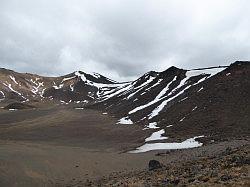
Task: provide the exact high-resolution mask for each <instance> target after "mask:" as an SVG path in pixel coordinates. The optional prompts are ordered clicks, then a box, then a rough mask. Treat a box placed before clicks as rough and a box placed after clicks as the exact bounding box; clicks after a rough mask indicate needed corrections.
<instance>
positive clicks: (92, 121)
mask: <svg viewBox="0 0 250 187" xmlns="http://www.w3.org/2000/svg"><path fill="white" fill-rule="evenodd" d="M116 122H117V119H115V118H114V117H112V116H109V115H106V114H102V113H101V112H98V111H94V110H85V109H84V110H76V109H75V108H72V107H70V106H68V107H64V106H57V107H54V106H52V107H47V108H46V109H45V108H41V109H35V110H23V111H21V110H20V111H4V110H1V111H0V186H1V187H2V186H3V187H6V186H8V187H12V186H16V187H29V186H30V187H33V186H36V187H40V186H49V187H50V186H58V187H59V186H166V185H177V184H178V185H183V184H185V185H196V186H200V185H205V186H207V185H208V186H209V185H210V186H214V185H231V184H232V186H247V185H249V169H250V168H249V161H250V158H249V156H250V155H249V139H247V138H244V139H243V138H241V139H234V140H233V139H232V140H228V141H220V142H213V143H210V144H207V145H205V146H202V147H199V148H194V149H186V150H175V151H174V150H173V151H151V152H146V153H139V154H131V153H127V151H128V150H131V149H133V148H135V147H138V146H139V145H141V144H142V143H143V142H144V139H145V137H148V136H149V135H150V132H148V131H142V130H141V127H138V126H131V125H129V126H128V125H115V123H116ZM152 159H154V160H158V161H160V162H161V163H162V164H163V165H164V166H163V168H160V169H158V170H154V171H148V162H149V161H150V160H152Z"/></svg>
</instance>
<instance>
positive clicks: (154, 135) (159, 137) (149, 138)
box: [145, 129, 167, 142]
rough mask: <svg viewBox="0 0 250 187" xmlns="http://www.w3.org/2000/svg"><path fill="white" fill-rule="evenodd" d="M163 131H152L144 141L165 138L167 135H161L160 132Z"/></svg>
mask: <svg viewBox="0 0 250 187" xmlns="http://www.w3.org/2000/svg"><path fill="white" fill-rule="evenodd" d="M164 133H165V130H164V129H161V130H159V131H157V132H154V133H153V134H152V135H151V136H150V137H148V138H146V139H145V142H149V141H154V140H165V139H167V137H164V136H162V134H164Z"/></svg>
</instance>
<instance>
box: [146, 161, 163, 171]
mask: <svg viewBox="0 0 250 187" xmlns="http://www.w3.org/2000/svg"><path fill="white" fill-rule="evenodd" d="M160 168H162V165H161V163H160V162H159V161H157V160H150V161H149V163H148V170H149V171H152V170H155V169H160Z"/></svg>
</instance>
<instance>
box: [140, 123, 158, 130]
mask: <svg viewBox="0 0 250 187" xmlns="http://www.w3.org/2000/svg"><path fill="white" fill-rule="evenodd" d="M159 128H160V127H157V122H152V123H149V124H148V126H146V128H144V129H142V130H146V129H159Z"/></svg>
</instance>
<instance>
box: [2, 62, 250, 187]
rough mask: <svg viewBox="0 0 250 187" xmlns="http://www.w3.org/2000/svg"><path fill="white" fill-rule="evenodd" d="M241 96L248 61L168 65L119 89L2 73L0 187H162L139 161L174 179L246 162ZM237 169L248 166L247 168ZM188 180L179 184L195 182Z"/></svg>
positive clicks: (249, 109)
mask: <svg viewBox="0 0 250 187" xmlns="http://www.w3.org/2000/svg"><path fill="white" fill-rule="evenodd" d="M249 98H250V62H248V61H237V62H234V63H232V64H231V65H230V66H218V67H207V68H197V69H192V70H184V69H180V68H177V67H170V68H168V69H167V70H165V71H163V72H155V71H150V72H147V73H145V74H144V75H142V76H141V77H139V78H138V79H136V80H133V81H129V82H122V83H120V82H117V81H114V80H111V79H109V78H107V77H105V76H102V75H100V74H98V73H85V72H83V71H76V72H73V73H70V74H68V75H64V76H59V77H44V76H39V75H36V74H30V73H17V72H14V71H12V70H7V69H3V68H2V69H0V107H1V109H0V144H1V148H0V151H1V153H2V154H0V186H35V185H38V186H39V185H41V184H47V185H48V186H56V184H58V186H67V185H69V186H70V185H73V186H74V185H75V184H79V186H86V184H87V183H88V182H86V181H89V182H90V181H91V182H90V184H92V185H93V186H98V184H100V182H101V183H105V184H107V186H109V185H111V184H112V185H113V184H116V183H117V182H119V184H120V183H122V182H124V181H127V183H128V184H132V183H133V182H135V183H136V184H143V185H144V184H145V185H146V184H148V185H151V184H159V185H163V184H164V183H161V182H159V183H157V182H156V181H155V180H157V178H161V179H162V177H163V176H164V173H165V170H166V168H164V167H165V166H164V167H163V168H162V169H161V170H159V171H158V170H157V172H154V171H152V172H153V173H152V172H151V173H150V174H149V173H148V172H147V171H145V170H147V169H145V168H147V163H148V161H149V160H152V159H156V160H159V161H161V162H162V163H163V164H165V165H166V167H170V168H172V171H176V173H177V175H178V176H180V178H181V177H182V173H178V172H177V170H178V171H179V170H180V171H183V170H185V168H186V167H187V166H189V165H188V164H189V163H195V162H199V163H202V164H204V163H207V164H209V167H210V169H211V168H212V166H213V165H216V163H218V162H219V161H218V160H221V162H224V161H225V162H229V161H228V159H229V158H230V159H232V158H231V156H234V154H238V155H241V156H242V155H244V157H246V158H248V157H249V133H250V129H249V127H250V126H249V124H250V99H249ZM241 146H243V147H241ZM192 148H194V149H192ZM227 148H229V149H233V150H235V152H232V153H231V152H230V151H229V153H230V154H229V153H228V151H226V149H227ZM227 153H228V155H229V156H228V155H227ZM161 155H162V156H161ZM201 157H202V158H206V159H205V160H202V159H201ZM26 158H28V160H27V159H26ZM111 158H112V159H111ZM213 158H214V159H218V160H217V161H216V160H213ZM209 159H212V160H211V162H210V161H209ZM173 163H174V165H172V164H173ZM176 163H177V165H176V167H175V164H176ZM230 163H231V160H230ZM232 163H234V162H233V161H232ZM182 164H183V165H182ZM218 167H219V168H218ZM239 167H240V168H241V167H242V168H241V169H242V170H244V167H247V168H248V167H249V163H248V161H244V163H242V165H240V166H239ZM16 168H18V170H17V169H16ZM216 168H217V169H218V173H219V174H220V172H222V171H223V172H224V171H225V170H224V169H225V168H223V166H222V165H218V164H217V166H216ZM200 169H201V170H202V172H203V171H204V173H203V174H204V176H206V177H207V174H206V172H205V170H204V168H203V169H202V168H200ZM234 169H235V168H234ZM235 170H236V169H235ZM235 170H233V171H234V172H235ZM141 171H142V172H141ZM216 171H217V170H216ZM226 171H228V172H229V170H226ZM230 172H231V170H230ZM189 173H190V172H189ZM242 173H244V176H243V174H242ZM245 173H246V172H241V174H242V176H241V177H239V180H240V179H243V178H244V177H246V176H245ZM151 174H152V175H153V176H154V177H152V178H151V179H150V180H149V181H148V183H147V182H145V181H147V178H148V177H149V175H151ZM198 174H199V172H198V170H197V172H196V171H195V172H194V176H193V177H191V175H192V174H190V176H188V179H190V178H197V180H198V178H199V176H198ZM168 175H173V173H171V172H170V173H168ZM13 177H15V178H16V181H18V182H17V183H16V184H15V183H14V182H13V180H12V178H13ZM107 177H108V178H109V179H110V180H108V179H107ZM117 177H118V178H119V180H117ZM125 178H126V180H125ZM170 178H171V177H170ZM215 178H216V177H215ZM215 178H213V179H215ZM235 178H236V177H235ZM235 178H234V179H235ZM73 179H74V180H73ZM130 179H131V180H130ZM234 179H229V181H231V182H232V180H234ZM162 180H163V179H162ZM171 180H175V178H173V177H172V178H171ZM195 180H196V179H195ZM216 180H217V178H216ZM218 180H220V179H218ZM245 180H246V178H244V181H245ZM80 181H81V182H80ZM211 181H212V180H211ZM211 181H210V182H211ZM246 181H247V180H246ZM172 182H173V181H172ZM196 182H197V181H196ZM203 182H204V181H203ZM238 182H239V181H238ZM191 183H192V182H191ZM204 183H206V181H205V182H204ZM88 184H89V183H88ZM117 184H118V183H117ZM171 184H172V183H171ZM173 184H174V183H173ZM180 184H189V182H188V180H186V179H181V182H180ZM211 184H213V182H212V183H211ZM238 184H239V183H238ZM143 185H142V186H143Z"/></svg>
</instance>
